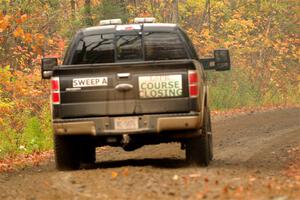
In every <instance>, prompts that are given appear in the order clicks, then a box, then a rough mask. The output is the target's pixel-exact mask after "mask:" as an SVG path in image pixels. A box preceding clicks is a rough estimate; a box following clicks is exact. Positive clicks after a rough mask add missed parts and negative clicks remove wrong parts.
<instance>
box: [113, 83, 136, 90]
mask: <svg viewBox="0 0 300 200" xmlns="http://www.w3.org/2000/svg"><path fill="white" fill-rule="evenodd" d="M115 88H116V89H117V90H118V91H122V92H126V91H128V90H131V89H132V88H133V85H131V84H128V83H121V84H118V85H116V87H115Z"/></svg>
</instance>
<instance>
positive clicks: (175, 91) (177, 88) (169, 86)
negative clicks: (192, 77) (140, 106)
mask: <svg viewBox="0 0 300 200" xmlns="http://www.w3.org/2000/svg"><path fill="white" fill-rule="evenodd" d="M139 91H140V97H141V98H159V97H177V96H182V75H165V76H140V77H139Z"/></svg>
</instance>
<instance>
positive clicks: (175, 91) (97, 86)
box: [53, 60, 200, 118]
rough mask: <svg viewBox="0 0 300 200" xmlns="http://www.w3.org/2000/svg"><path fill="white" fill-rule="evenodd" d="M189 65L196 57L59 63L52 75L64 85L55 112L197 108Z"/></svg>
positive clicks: (85, 114) (63, 114) (112, 112)
mask: <svg viewBox="0 0 300 200" xmlns="http://www.w3.org/2000/svg"><path fill="white" fill-rule="evenodd" d="M189 70H195V65H194V63H193V61H191V60H177V61H155V62H133V63H116V64H106V65H105V64H95V65H69V66H67V65H66V66H60V67H59V68H57V69H56V70H54V75H53V77H59V86H60V104H57V105H53V106H54V107H53V114H54V118H74V117H95V116H110V115H116V116H117V115H139V114H151V113H185V112H190V111H193V110H194V111H197V110H198V109H199V108H198V107H199V106H198V102H197V98H190V97H189V88H188V71H189ZM198 71H200V70H198Z"/></svg>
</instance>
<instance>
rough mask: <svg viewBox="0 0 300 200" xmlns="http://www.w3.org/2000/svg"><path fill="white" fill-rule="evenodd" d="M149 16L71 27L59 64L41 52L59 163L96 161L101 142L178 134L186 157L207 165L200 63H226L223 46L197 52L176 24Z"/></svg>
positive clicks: (219, 66)
mask: <svg viewBox="0 0 300 200" xmlns="http://www.w3.org/2000/svg"><path fill="white" fill-rule="evenodd" d="M151 19H152V18H151ZM151 19H150V18H138V19H136V20H135V21H136V23H134V24H121V23H120V21H119V20H116V19H114V20H106V21H104V22H103V21H102V23H100V24H101V25H100V26H95V27H89V28H85V29H81V30H79V31H78V32H77V33H76V34H75V36H74V38H73V40H72V41H71V43H70V45H69V48H68V50H67V51H66V54H65V58H64V61H63V64H62V65H58V64H57V59H56V58H44V59H43V60H42V77H43V78H44V79H50V80H51V107H52V119H53V120H52V123H53V130H54V144H55V147H54V150H55V159H56V166H57V168H58V169H63V170H64V169H78V168H79V167H80V164H83V163H93V162H95V148H96V147H99V146H104V145H110V146H121V147H123V149H124V150H125V151H132V150H135V149H137V148H139V147H142V146H143V145H149V144H159V143H165V142H179V143H181V144H182V148H183V149H185V151H186V159H187V161H188V162H189V163H194V164H197V165H203V166H207V165H208V164H209V162H210V160H211V159H212V158H213V152H212V132H211V122H210V121H211V120H210V110H209V105H208V86H207V80H206V73H205V71H204V70H211V69H215V70H219V71H223V70H229V69H230V58H229V52H228V50H226V49H220V50H215V52H214V57H213V58H199V57H198V55H197V53H196V51H195V48H194V46H193V44H192V42H191V41H190V39H189V38H188V36H187V35H186V33H185V32H184V31H183V30H182V29H181V28H180V27H179V26H178V25H176V24H167V23H152V22H153V21H151Z"/></svg>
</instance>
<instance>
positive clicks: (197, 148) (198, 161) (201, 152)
mask: <svg viewBox="0 0 300 200" xmlns="http://www.w3.org/2000/svg"><path fill="white" fill-rule="evenodd" d="M203 124H204V126H203V128H202V129H201V130H198V131H201V135H200V136H197V137H195V138H190V139H188V140H187V142H186V150H185V153H186V160H187V162H188V163H190V164H193V165H197V166H208V164H209V161H210V160H211V156H212V155H211V150H210V149H211V146H210V145H212V143H210V142H209V140H210V138H209V134H207V132H208V129H209V111H208V109H205V113H204V122H203Z"/></svg>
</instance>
